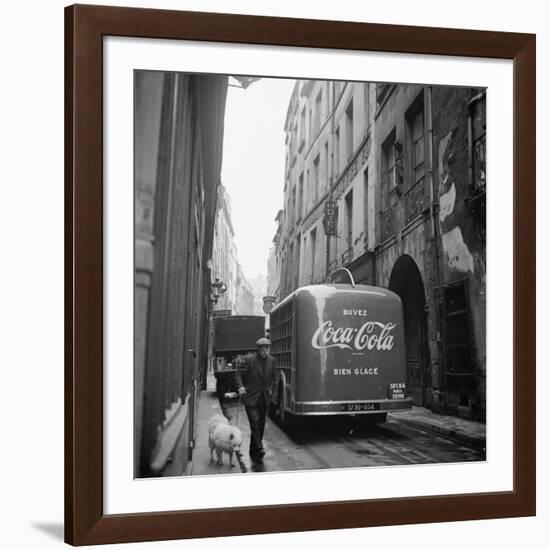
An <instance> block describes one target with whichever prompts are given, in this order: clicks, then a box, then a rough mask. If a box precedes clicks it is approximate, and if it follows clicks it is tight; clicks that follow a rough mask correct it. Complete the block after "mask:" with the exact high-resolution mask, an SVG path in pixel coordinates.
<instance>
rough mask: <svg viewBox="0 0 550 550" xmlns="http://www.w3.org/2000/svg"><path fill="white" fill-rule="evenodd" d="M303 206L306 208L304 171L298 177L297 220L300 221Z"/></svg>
mask: <svg viewBox="0 0 550 550" xmlns="http://www.w3.org/2000/svg"><path fill="white" fill-rule="evenodd" d="M303 208H304V173H303V172H302V173H301V174H300V177H299V179H298V212H297V214H296V220H298V221H299V220H300V219H301V218H302V213H303Z"/></svg>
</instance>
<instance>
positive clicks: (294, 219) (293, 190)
mask: <svg viewBox="0 0 550 550" xmlns="http://www.w3.org/2000/svg"><path fill="white" fill-rule="evenodd" d="M291 207H292V209H291V212H292V214H291V216H292V217H291V223H292V225H295V223H296V186H294V187H293V188H292V203H291Z"/></svg>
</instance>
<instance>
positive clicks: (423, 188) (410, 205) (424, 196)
mask: <svg viewBox="0 0 550 550" xmlns="http://www.w3.org/2000/svg"><path fill="white" fill-rule="evenodd" d="M427 187H428V186H427V185H426V180H425V179H424V178H423V179H421V180H420V181H419V182H417V183H416V184H415V185H414V186H413V187H411V188H410V189H409V190H408V191H407V192H406V193H405V223H407V222H409V221H411V220H412V219H413V218H415V217H416V216H418V214H420V213H421V212H424V210H426V209H427V208H429V207H430V195H429V193H428V191H427Z"/></svg>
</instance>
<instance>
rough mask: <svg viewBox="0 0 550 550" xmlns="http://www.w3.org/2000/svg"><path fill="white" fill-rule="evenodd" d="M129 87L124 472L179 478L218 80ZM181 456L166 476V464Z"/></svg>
mask: <svg viewBox="0 0 550 550" xmlns="http://www.w3.org/2000/svg"><path fill="white" fill-rule="evenodd" d="M134 86H135V97H136V104H135V113H134V117H135V118H134V123H135V135H136V139H135V159H136V164H135V182H134V183H135V212H136V217H135V231H136V244H135V252H136V253H135V297H134V301H135V308H134V311H135V313H134V315H135V317H134V321H135V341H134V345H135V365H134V368H135V383H134V396H135V399H134V402H135V410H134V419H135V430H136V438H135V447H134V468H135V473H136V476H138V477H143V476H149V475H155V476H159V475H167V474H169V475H181V474H182V473H185V468H186V467H187V465H188V463H189V461H190V459H191V449H192V441H193V439H194V437H195V433H194V412H195V408H196V403H197V395H198V389H199V386H200V377H201V373H202V371H203V363H204V365H205V364H206V360H207V335H208V330H207V325H208V298H209V292H210V288H209V284H208V281H209V278H210V270H209V268H208V260H209V259H210V256H211V252H212V240H213V233H214V217H215V204H216V192H217V187H218V185H219V180H220V170H221V151H222V137H223V117H224V109H225V96H226V90H227V79H226V78H225V77H218V76H193V75H186V74H178V73H157V72H148V71H137V72H136V73H135V83H134ZM184 350H185V352H184ZM187 350H192V352H191V351H187ZM182 449H183V450H184V451H182ZM182 452H183V456H182V458H183V460H181V461H179V460H178V461H177V464H178V468H183V471H178V472H174V471H172V470H173V469H174V467H173V466H172V467H170V466H167V465H168V464H169V458H170V457H171V456H172V457H173V456H174V453H179V454H181V453H182ZM172 464H175V462H172ZM170 468H171V469H170Z"/></svg>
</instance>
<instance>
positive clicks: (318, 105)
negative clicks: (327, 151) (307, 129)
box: [313, 90, 323, 135]
mask: <svg viewBox="0 0 550 550" xmlns="http://www.w3.org/2000/svg"><path fill="white" fill-rule="evenodd" d="M322 105H323V90H319V93H318V94H317V97H316V98H315V116H314V118H313V135H316V134H317V132H318V131H319V128H320V127H321V116H322Z"/></svg>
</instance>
